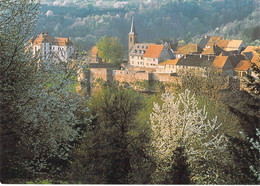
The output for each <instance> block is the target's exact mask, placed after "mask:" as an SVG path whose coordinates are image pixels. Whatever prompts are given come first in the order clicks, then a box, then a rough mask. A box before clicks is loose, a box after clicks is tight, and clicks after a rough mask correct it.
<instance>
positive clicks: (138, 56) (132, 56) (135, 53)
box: [129, 43, 149, 67]
mask: <svg viewBox="0 0 260 186" xmlns="http://www.w3.org/2000/svg"><path fill="white" fill-rule="evenodd" d="M148 46H149V44H148V43H136V44H134V45H133V46H132V49H131V51H130V53H129V63H130V65H132V66H135V67H145V64H144V54H145V52H146V50H147V49H148Z"/></svg>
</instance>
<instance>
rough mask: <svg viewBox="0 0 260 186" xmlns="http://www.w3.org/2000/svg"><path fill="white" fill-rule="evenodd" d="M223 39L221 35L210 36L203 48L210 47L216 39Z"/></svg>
mask: <svg viewBox="0 0 260 186" xmlns="http://www.w3.org/2000/svg"><path fill="white" fill-rule="evenodd" d="M220 40H223V38H222V37H221V36H211V37H210V38H209V40H208V43H207V44H206V46H205V47H204V48H203V50H206V49H207V48H210V46H211V45H214V44H216V43H217V42H218V41H220Z"/></svg>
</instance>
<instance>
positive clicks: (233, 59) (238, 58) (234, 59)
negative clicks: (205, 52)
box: [228, 54, 245, 68]
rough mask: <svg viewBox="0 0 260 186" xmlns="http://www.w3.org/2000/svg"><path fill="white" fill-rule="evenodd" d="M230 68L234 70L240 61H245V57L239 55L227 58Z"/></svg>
mask: <svg viewBox="0 0 260 186" xmlns="http://www.w3.org/2000/svg"><path fill="white" fill-rule="evenodd" d="M228 57H229V60H230V62H231V64H232V66H233V67H234V68H235V67H236V66H237V64H238V63H239V62H240V61H241V60H245V57H244V56H243V55H241V54H238V55H231V56H228Z"/></svg>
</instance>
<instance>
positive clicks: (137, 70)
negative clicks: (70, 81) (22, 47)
mask: <svg viewBox="0 0 260 186" xmlns="http://www.w3.org/2000/svg"><path fill="white" fill-rule="evenodd" d="M29 43H30V45H31V47H32V49H33V54H35V53H36V51H41V54H42V55H43V56H44V58H45V59H46V58H48V57H49V55H50V53H51V52H52V53H54V54H55V55H54V57H53V56H52V59H53V61H55V60H56V61H57V60H61V61H65V62H66V61H67V60H69V59H70V56H72V54H73V52H74V50H75V49H74V46H73V43H72V42H71V41H70V40H69V38H53V37H51V36H50V35H48V33H41V34H40V35H39V36H38V37H32V38H31V39H30V40H29ZM259 48H260V47H259V46H247V45H246V44H245V43H244V42H243V41H242V40H226V39H224V38H223V37H221V36H207V35H205V37H203V38H201V40H200V42H199V43H198V44H187V45H184V46H180V47H178V48H177V49H175V50H173V49H172V48H171V47H170V46H169V44H168V43H165V44H163V45H162V44H155V43H139V42H138V34H137V32H136V28H135V24H134V19H132V22H131V27H130V32H129V34H128V61H127V62H125V63H122V64H121V67H120V68H118V67H114V66H113V65H111V64H109V63H104V62H103V61H102V59H101V58H100V57H99V52H98V47H97V46H94V47H92V49H91V51H90V52H89V54H90V55H89V56H88V57H87V58H85V59H84V60H83V62H84V63H85V64H87V66H88V68H87V69H81V70H80V71H78V72H79V73H78V81H79V82H80V85H79V86H77V87H76V90H77V92H80V91H81V90H82V89H84V88H86V87H88V89H89V91H88V93H87V94H88V95H89V94H90V92H91V90H90V89H91V84H92V83H93V82H94V81H95V80H97V79H102V80H103V81H105V82H113V81H115V82H119V83H127V84H135V83H136V82H142V81H148V82H151V81H159V82H162V83H173V84H175V85H179V86H181V85H182V81H183V78H182V76H183V75H187V74H192V75H201V76H203V77H205V78H207V73H208V71H209V70H210V69H214V70H215V71H216V72H218V73H221V74H222V75H224V76H225V77H226V80H227V82H226V83H225V87H231V86H233V87H236V88H238V89H240V90H242V89H244V88H245V85H244V83H243V82H244V81H243V79H244V77H246V76H247V75H252V76H254V77H256V75H255V74H254V73H253V72H252V70H251V63H255V64H256V65H257V66H259V65H260V63H259V60H258V54H257V50H259ZM86 80H87V81H86ZM86 82H87V83H86ZM132 88H136V87H132Z"/></svg>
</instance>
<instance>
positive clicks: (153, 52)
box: [144, 45, 164, 58]
mask: <svg viewBox="0 0 260 186" xmlns="http://www.w3.org/2000/svg"><path fill="white" fill-rule="evenodd" d="M163 47H164V46H163V45H149V46H148V48H147V50H146V52H145V54H144V57H149V58H159V56H160V55H161V52H162V50H163Z"/></svg>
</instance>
